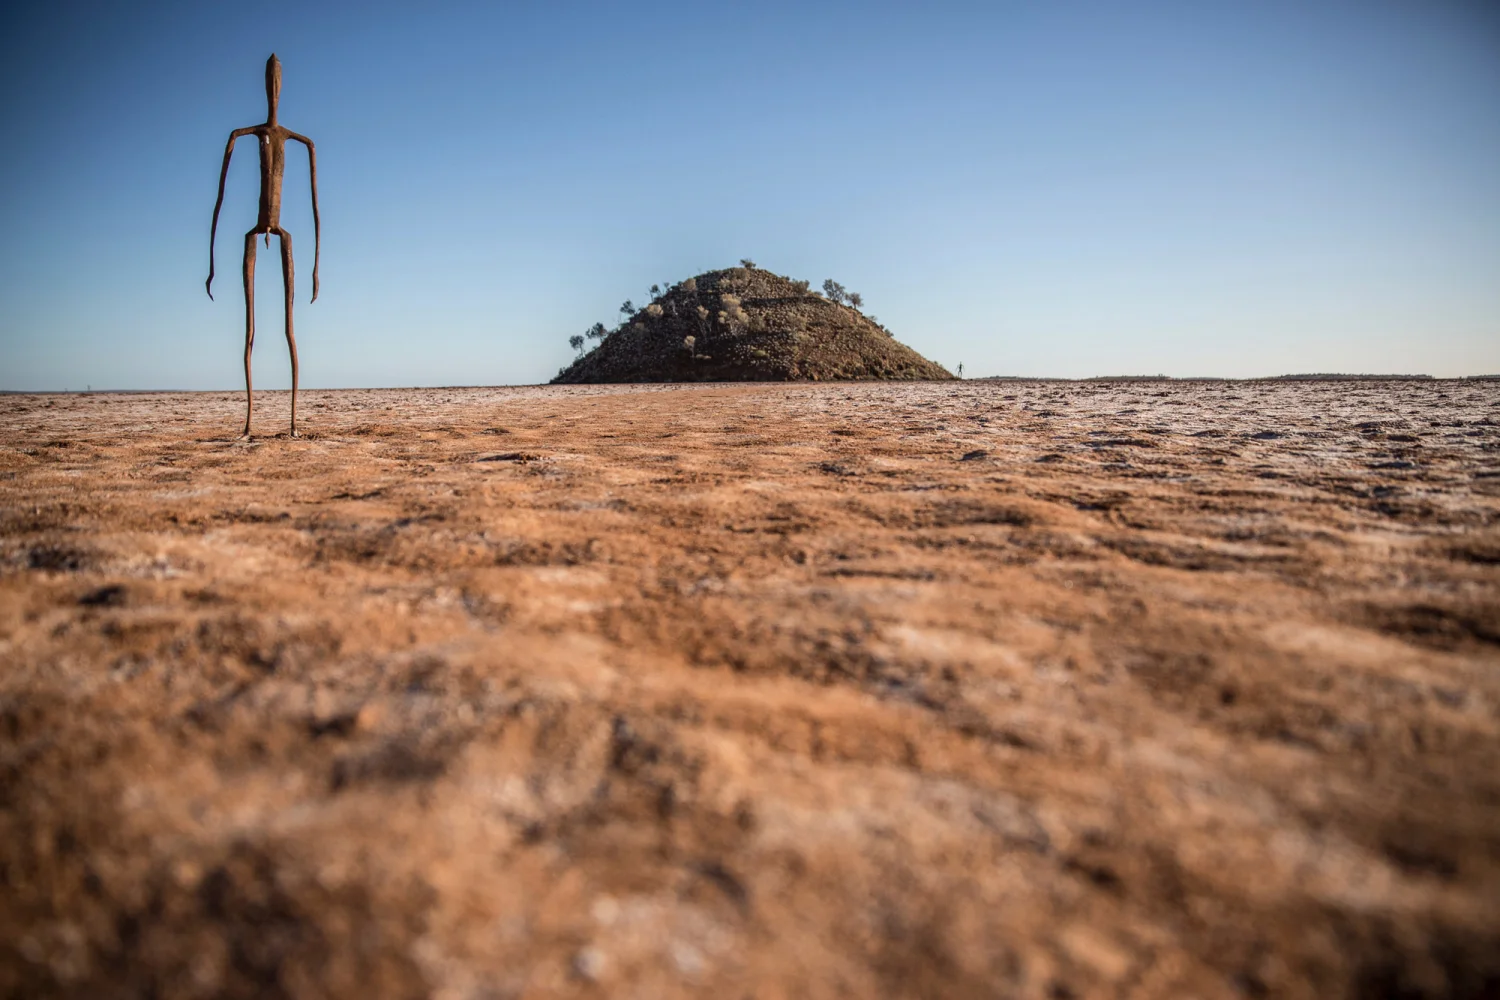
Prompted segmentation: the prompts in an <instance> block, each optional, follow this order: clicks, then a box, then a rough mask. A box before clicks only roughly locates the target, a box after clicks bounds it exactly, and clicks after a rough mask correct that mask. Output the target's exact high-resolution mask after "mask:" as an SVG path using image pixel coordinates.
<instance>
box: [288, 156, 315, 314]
mask: <svg viewBox="0 0 1500 1000" xmlns="http://www.w3.org/2000/svg"><path fill="white" fill-rule="evenodd" d="M287 135H288V137H289V138H292V139H295V140H297V141H298V142H300V143H302V145H304V146H306V147H307V176H308V179H309V180H310V181H312V203H313V293H312V299H310V300H309V301H311V302H316V301H318V257H319V256H320V255H321V253H322V250H323V225H322V223H321V222H320V221H319V219H318V149H317V147H316V146H314V145H313V141H312V140H311V139H309V138H308V137H307V136H305V135H298V134H297V133H296V132H288V133H287Z"/></svg>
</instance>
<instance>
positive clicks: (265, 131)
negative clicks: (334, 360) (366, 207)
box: [205, 53, 322, 437]
mask: <svg viewBox="0 0 1500 1000" xmlns="http://www.w3.org/2000/svg"><path fill="white" fill-rule="evenodd" d="M280 99H281V61H280V60H279V59H277V58H276V55H275V53H272V55H271V58H269V59H267V60H266V120H265V121H264V122H262V123H261V124H259V125H251V126H248V127H246V128H237V129H235V130H234V131H233V132H230V133H229V142H228V143H227V144H226V145H225V147H224V165H223V167H221V168H220V170H219V197H218V199H217V200H216V201H215V202H214V218H213V223H212V225H211V226H210V227H209V231H208V281H207V282H205V287H206V288H207V290H208V297H209V298H213V297H214V290H213V289H214V237H215V236H216V235H217V234H218V231H219V209H220V208H222V207H223V205H224V181H225V178H227V177H228V175H229V158H230V157H231V156H232V155H233V154H234V143H235V140H236V139H239V138H240V137H241V136H247V135H253V136H255V138H256V142H257V145H258V147H259V150H260V212H259V215H258V217H257V218H256V220H255V227H254V228H253V229H251V230H250V231H249V232H247V233H246V234H245V259H244V281H245V431H244V436H245V437H249V436H250V418H251V416H252V414H253V412H254V406H255V404H254V399H253V397H252V395H251V378H250V351H251V348H252V347H254V345H255V238H256V237H257V236H264V237H265V240H266V246H267V247H270V245H271V234H272V233H275V234H276V236H277V237H279V238H280V240H281V278H282V284H283V286H284V290H285V292H286V345H287V349H288V350H289V351H290V352H291V355H292V421H291V436H292V437H296V436H297V339H296V337H295V336H294V335H293V333H292V287H293V273H292V234H291V233H289V232H287V231H286V230H285V229H283V228H282V227H281V178H282V174H283V173H284V172H285V170H286V141H287V140H288V139H293V140H295V141H297V142H300V143H302V144H303V145H304V146H306V147H307V165H308V174H309V176H310V178H311V180H312V208H313V279H312V281H313V291H312V299H311V300H310V301H311V302H316V301H318V256H319V251H320V249H321V243H322V224H321V222H320V220H319V218H318V153H317V149H316V147H314V146H313V141H312V140H311V139H309V138H308V137H307V136H305V135H299V134H298V133H296V132H293V131H292V130H291V129H289V128H287V127H285V126H284V125H282V124H280V123H279V122H278V121H277V120H276V106H277V104H278V103H279V102H280Z"/></svg>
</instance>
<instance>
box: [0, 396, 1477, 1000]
mask: <svg viewBox="0 0 1500 1000" xmlns="http://www.w3.org/2000/svg"><path fill="white" fill-rule="evenodd" d="M262 398H263V403H262V405H261V407H260V408H259V410H260V412H259V419H260V426H261V428H262V429H263V430H265V431H267V432H270V431H272V430H273V429H281V428H284V426H285V425H284V420H285V407H286V396H285V394H265V395H264V396H263V397H262ZM302 402H303V413H304V418H305V427H304V430H305V432H306V437H305V438H303V439H301V440H291V439H288V438H286V437H284V436H282V437H267V438H264V439H257V440H255V441H254V442H251V443H248V444H247V443H243V442H237V441H235V440H233V433H234V429H235V428H236V427H237V426H238V420H239V419H240V410H239V407H240V406H241V405H242V404H241V402H240V397H238V396H237V395H234V394H228V393H225V394H176V395H173V394H161V395H139V396H124V395H98V396H83V397H80V396H51V397H43V396H12V397H5V398H0V512H3V519H4V520H3V529H0V531H3V535H0V546H3V547H0V657H3V670H0V993H3V994H4V995H7V996H75V997H85V996H86V997H104V998H108V997H126V996H154V997H162V998H175V997H196V996H229V997H238V996H243V997H250V996H297V997H356V996H358V997H407V996H413V997H415V996H429V995H430V996H437V997H445V998H476V1000H477V998H500V997H545V996H619V997H631V996H636V997H673V996H694V995H713V996H722V997H734V998H739V997H762V998H770V997H830V996H850V997H869V996H889V997H995V996H1000V997H1005V996H1015V997H1049V998H1062V997H1080V998H1081V997H1095V996H1100V997H1111V996H1131V997H1159V996H1192V997H1205V998H1214V997H1237V996H1245V997H1254V996H1281V997H1332V996H1351V997H1367V996H1429V997H1440V996H1448V997H1458V996H1481V995H1486V994H1488V995H1493V993H1494V991H1495V990H1497V988H1500V752H1497V751H1500V726H1497V712H1500V670H1497V668H1500V533H1497V513H1500V426H1497V425H1500V384H1497V383H1455V382H1427V383H1420V382H1392V383H1357V382H1356V383H1315V384H1277V383H1270V384H1265V383H1250V384H1244V383H1193V384H1188V383H1178V384H1161V383H1142V384H1119V383H1115V384H1056V383H1045V382H989V383H985V382H980V383H976V382H968V383H956V384H918V385H892V384H851V385H814V386H809V385H799V386H786V385H782V386H763V385H762V386H699V387H676V388H674V387H659V386H657V387H588V388H583V387H578V388H522V389H472V390H419V391H340V392H307V393H304V394H303V397H302Z"/></svg>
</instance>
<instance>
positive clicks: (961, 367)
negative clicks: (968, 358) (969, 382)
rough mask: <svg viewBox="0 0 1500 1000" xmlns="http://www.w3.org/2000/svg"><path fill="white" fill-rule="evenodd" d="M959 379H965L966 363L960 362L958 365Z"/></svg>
mask: <svg viewBox="0 0 1500 1000" xmlns="http://www.w3.org/2000/svg"><path fill="white" fill-rule="evenodd" d="M958 377H959V378H963V377H964V363H963V362H962V361H960V362H959V363H958Z"/></svg>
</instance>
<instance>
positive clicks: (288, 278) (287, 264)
mask: <svg viewBox="0 0 1500 1000" xmlns="http://www.w3.org/2000/svg"><path fill="white" fill-rule="evenodd" d="M276 235H278V236H280V237H281V283H282V285H283V286H285V288H286V346H287V349H288V350H290V351H291V352H292V434H291V436H292V437H296V436H297V338H296V337H294V336H292V234H291V233H289V232H287V231H286V230H285V229H278V230H276Z"/></svg>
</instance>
